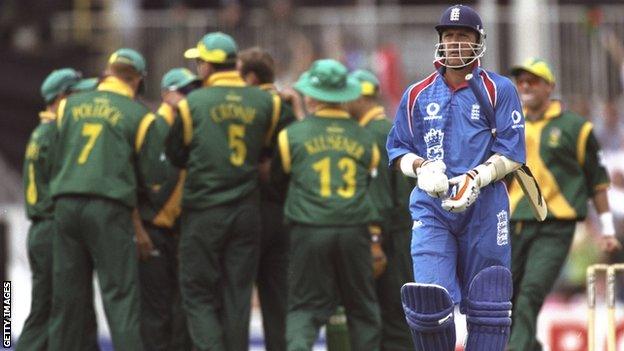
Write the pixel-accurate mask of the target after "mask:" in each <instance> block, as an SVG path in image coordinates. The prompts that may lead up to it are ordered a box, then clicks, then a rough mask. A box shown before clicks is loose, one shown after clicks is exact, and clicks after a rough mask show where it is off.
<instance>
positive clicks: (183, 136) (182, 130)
mask: <svg viewBox="0 0 624 351" xmlns="http://www.w3.org/2000/svg"><path fill="white" fill-rule="evenodd" d="M176 115H177V118H175V120H174V122H173V125H172V126H171V129H170V130H169V134H168V135H167V139H166V141H165V154H166V155H167V158H168V159H169V160H170V161H171V163H172V164H173V165H174V166H176V167H178V168H186V163H187V161H188V157H189V145H190V144H191V140H192V138H193V122H192V119H191V114H190V109H189V106H188V102H187V101H186V100H182V101H180V103H179V104H178V109H177V113H176Z"/></svg>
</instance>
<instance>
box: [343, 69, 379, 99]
mask: <svg viewBox="0 0 624 351" xmlns="http://www.w3.org/2000/svg"><path fill="white" fill-rule="evenodd" d="M350 76H351V77H353V78H355V79H357V81H358V82H360V87H361V88H362V95H364V96H375V95H377V93H378V92H379V79H377V76H375V74H374V73H373V72H371V71H367V70H365V69H358V70H355V71H353V72H351V74H350Z"/></svg>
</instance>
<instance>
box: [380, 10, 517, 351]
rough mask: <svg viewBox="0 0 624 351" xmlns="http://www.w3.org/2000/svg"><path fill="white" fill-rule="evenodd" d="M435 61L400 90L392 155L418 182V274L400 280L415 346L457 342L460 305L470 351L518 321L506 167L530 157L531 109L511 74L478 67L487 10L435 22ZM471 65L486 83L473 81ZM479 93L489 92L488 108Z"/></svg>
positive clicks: (489, 345)
mask: <svg viewBox="0 0 624 351" xmlns="http://www.w3.org/2000/svg"><path fill="white" fill-rule="evenodd" d="M435 29H436V30H437V32H438V35H439V41H438V43H437V44H436V46H435V61H434V65H435V67H436V70H435V71H434V72H433V73H432V74H431V75H429V76H428V77H427V78H425V79H424V80H422V81H420V82H418V83H416V84H413V85H411V86H410V87H408V88H407V90H406V91H405V93H404V94H403V98H402V100H401V104H400V106H399V109H398V112H397V114H396V118H395V121H394V125H393V127H392V129H391V130H390V134H389V136H388V142H387V149H388V156H389V162H390V164H391V165H394V166H395V167H398V168H399V169H400V170H401V171H402V172H403V173H404V174H405V175H407V176H410V177H414V178H416V180H417V186H416V188H415V189H414V190H413V191H412V194H411V198H410V212H411V215H412V219H413V227H412V243H411V255H412V260H413V268H414V281H415V283H408V284H405V285H404V286H403V288H402V289H401V295H402V300H403V308H404V310H405V314H406V319H407V323H408V325H409V326H410V329H411V333H412V338H413V341H414V344H415V347H416V349H418V350H427V351H446V350H455V343H456V336H455V324H454V320H453V314H454V307H455V305H456V304H459V305H460V311H461V312H462V313H464V314H466V315H467V324H468V325H467V329H468V339H467V341H466V350H467V351H482V350H488V351H496V350H500V351H502V350H504V348H505V344H506V343H507V339H508V337H509V328H510V325H511V318H510V314H511V295H512V280H511V273H510V270H509V267H510V260H511V247H510V245H509V201H508V196H507V191H506V188H505V185H504V183H503V182H502V181H501V180H502V179H503V177H505V175H507V174H508V173H510V172H512V171H514V170H516V169H517V168H519V167H520V166H521V165H522V164H523V163H524V162H525V141H524V117H523V115H522V108H521V106H520V101H519V98H518V94H517V92H516V89H515V87H514V85H513V83H512V82H511V81H510V80H509V79H507V78H505V77H502V76H500V75H498V74H496V73H493V72H490V71H486V70H485V69H483V68H482V67H480V62H479V58H481V57H482V56H483V54H484V53H485V31H484V29H483V24H482V21H481V18H480V17H479V15H478V14H477V12H475V10H473V9H472V8H470V7H468V6H463V5H455V6H451V7H449V8H448V9H447V10H446V11H444V13H443V14H442V17H441V18H440V21H439V23H438V25H437V26H436V27H435ZM469 73H472V74H473V75H474V76H475V77H476V78H477V79H478V83H479V84H478V88H479V89H480V91H476V92H475V91H473V90H472V88H470V87H469V85H468V84H467V82H466V78H465V77H466V75H467V74H469ZM475 94H479V95H481V94H482V96H487V98H488V100H489V101H488V103H490V104H491V106H489V108H492V107H493V109H494V116H488V115H486V114H485V113H484V112H485V108H486V106H482V105H481V104H479V101H478V100H477V97H476V95H475Z"/></svg>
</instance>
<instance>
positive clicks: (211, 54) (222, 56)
mask: <svg viewBox="0 0 624 351" xmlns="http://www.w3.org/2000/svg"><path fill="white" fill-rule="evenodd" d="M237 52H238V46H237V45H236V42H235V41H234V39H233V38H232V37H231V36H229V35H227V34H225V33H222V32H213V33H208V34H206V35H204V36H203V38H201V40H200V41H199V42H198V43H197V46H196V47H194V48H190V49H188V50H186V51H185V52H184V57H186V58H187V59H201V60H203V61H206V62H211V63H229V64H231V63H236V53H237Z"/></svg>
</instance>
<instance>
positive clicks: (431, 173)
mask: <svg viewBox="0 0 624 351" xmlns="http://www.w3.org/2000/svg"><path fill="white" fill-rule="evenodd" d="M444 172H446V165H445V164H444V162H443V161H442V160H433V161H432V160H426V161H424V162H423V163H421V164H420V167H418V168H416V176H417V184H418V188H419V189H421V190H423V191H425V192H426V193H427V194H429V196H432V197H442V196H444V195H446V192H447V191H448V188H449V180H448V178H447V176H446V174H445V173H444Z"/></svg>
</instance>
